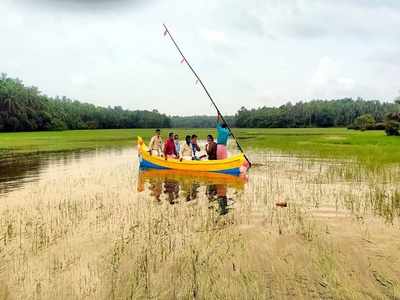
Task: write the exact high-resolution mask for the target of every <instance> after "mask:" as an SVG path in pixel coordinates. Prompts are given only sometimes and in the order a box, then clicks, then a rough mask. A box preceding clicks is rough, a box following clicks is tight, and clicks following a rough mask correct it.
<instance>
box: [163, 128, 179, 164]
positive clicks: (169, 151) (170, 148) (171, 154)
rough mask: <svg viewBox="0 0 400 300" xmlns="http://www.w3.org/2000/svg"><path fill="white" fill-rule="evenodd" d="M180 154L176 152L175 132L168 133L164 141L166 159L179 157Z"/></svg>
mask: <svg viewBox="0 0 400 300" xmlns="http://www.w3.org/2000/svg"><path fill="white" fill-rule="evenodd" d="M177 156H178V154H177V153H176V149H175V143H174V133H173V132H170V133H169V135H168V139H167V140H166V141H165V143H164V157H165V160H167V159H168V158H177Z"/></svg>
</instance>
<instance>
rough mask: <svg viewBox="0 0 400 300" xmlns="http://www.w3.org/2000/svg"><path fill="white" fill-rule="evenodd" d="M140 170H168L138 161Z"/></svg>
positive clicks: (147, 162) (142, 160)
mask: <svg viewBox="0 0 400 300" xmlns="http://www.w3.org/2000/svg"><path fill="white" fill-rule="evenodd" d="M140 168H142V169H157V170H167V169H168V168H166V167H163V166H159V165H156V164H153V163H151V162H149V161H147V160H144V159H141V160H140Z"/></svg>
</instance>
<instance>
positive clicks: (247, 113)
mask: <svg viewBox="0 0 400 300" xmlns="http://www.w3.org/2000/svg"><path fill="white" fill-rule="evenodd" d="M398 109H399V106H398V105H397V104H396V103H388V102H381V101H378V100H363V99H361V98H358V99H356V100H353V99H351V98H346V99H338V100H313V101H309V102H298V103H296V104H292V103H290V102H289V103H286V104H285V105H282V106H279V107H261V108H258V109H251V110H248V109H246V108H245V107H242V108H241V109H240V110H239V112H238V113H237V114H236V126H237V127H252V128H258V127H262V128H289V127H290V128H296V127H346V126H349V125H351V124H353V123H354V121H355V120H356V118H358V117H359V116H361V115H364V114H371V115H372V116H373V117H374V119H375V120H376V122H384V119H385V116H386V115H387V114H388V113H390V112H395V111H397V110H398Z"/></svg>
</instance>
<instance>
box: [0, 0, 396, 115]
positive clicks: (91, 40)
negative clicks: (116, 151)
mask: <svg viewBox="0 0 400 300" xmlns="http://www.w3.org/2000/svg"><path fill="white" fill-rule="evenodd" d="M163 23H165V24H166V25H167V26H168V27H169V29H170V31H171V33H172V34H173V35H174V37H175V39H176V40H177V41H178V43H179V44H180V46H181V48H182V50H183V52H184V53H185V55H186V56H187V58H188V61H189V62H190V63H191V64H192V65H193V67H194V68H195V70H196V71H197V72H198V73H199V75H200V77H201V78H202V80H203V82H204V83H205V84H206V86H207V88H208V89H209V91H210V93H211V95H212V96H213V98H214V100H215V101H216V103H217V104H218V105H219V106H220V109H221V111H222V112H223V113H224V114H234V113H235V112H236V111H237V110H238V109H240V107H242V106H245V107H247V108H256V107H260V106H278V105H281V104H284V103H286V102H288V101H291V102H297V101H309V100H312V99H336V98H343V97H353V98H356V97H362V98H364V99H379V100H382V101H392V100H393V99H394V98H395V97H396V96H398V95H399V94H400V1H398V0H335V1H330V0H247V1H243V0H230V1H227V0H218V1H215V0H213V1H211V0H196V1H192V0H168V1H167V0H0V72H2V73H7V74H8V75H9V76H10V77H13V78H16V77H17V78H20V79H21V80H23V81H24V83H25V84H26V85H29V86H31V85H34V86H37V87H39V89H40V90H41V91H42V92H43V93H44V94H46V95H49V96H57V95H58V96H67V97H69V98H72V99H77V100H80V101H83V102H89V103H93V104H96V105H101V106H108V105H110V106H117V105H119V106H122V107H124V108H127V109H148V110H152V109H157V110H159V111H160V112H163V113H167V114H169V115H195V114H207V115H211V114H213V113H214V110H213V108H212V106H211V105H210V101H209V100H208V98H207V96H206V95H205V93H204V91H203V90H202V89H201V86H200V85H199V84H196V79H195V78H194V76H193V75H192V74H191V73H190V71H189V69H188V68H187V66H186V65H185V64H184V63H182V64H181V63H180V61H181V59H180V56H179V53H178V52H177V51H176V49H175V48H174V46H173V44H172V43H171V41H170V40H169V39H168V37H165V36H164V35H163V27H162V24H163Z"/></svg>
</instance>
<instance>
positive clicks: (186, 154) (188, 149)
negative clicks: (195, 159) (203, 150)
mask: <svg viewBox="0 0 400 300" xmlns="http://www.w3.org/2000/svg"><path fill="white" fill-rule="evenodd" d="M183 159H184V160H192V144H191V143H190V135H187V136H186V137H185V144H183V147H182V150H181V160H183Z"/></svg>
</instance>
